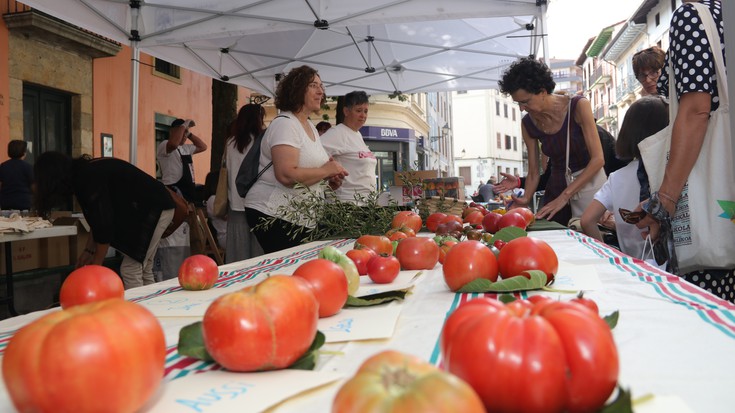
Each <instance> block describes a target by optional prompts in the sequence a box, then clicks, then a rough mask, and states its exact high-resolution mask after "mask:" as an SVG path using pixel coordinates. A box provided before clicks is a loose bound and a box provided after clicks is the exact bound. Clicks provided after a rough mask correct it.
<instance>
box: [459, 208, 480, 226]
mask: <svg viewBox="0 0 735 413" xmlns="http://www.w3.org/2000/svg"><path fill="white" fill-rule="evenodd" d="M484 218H485V215H484V214H483V213H482V212H480V211H479V210H477V211H472V212H470V213H469V214H467V216H465V217H464V222H466V223H468V224H470V225H472V226H473V227H474V226H476V225H482V220H483V219H484Z"/></svg>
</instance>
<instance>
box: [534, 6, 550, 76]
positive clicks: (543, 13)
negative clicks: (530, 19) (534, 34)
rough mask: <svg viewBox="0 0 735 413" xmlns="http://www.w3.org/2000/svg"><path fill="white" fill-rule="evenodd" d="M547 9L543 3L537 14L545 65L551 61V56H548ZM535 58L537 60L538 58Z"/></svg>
mask: <svg viewBox="0 0 735 413" xmlns="http://www.w3.org/2000/svg"><path fill="white" fill-rule="evenodd" d="M548 8H549V6H548V4H547V3H546V2H544V4H542V5H541V11H540V12H539V21H540V22H541V23H540V24H539V29H540V33H539V34H540V35H541V36H542V37H541V41H542V42H543V45H544V61H546V62H547V63H548V62H549V61H550V59H551V55H550V54H549V35H548V28H547V27H546V12H547V10H548ZM536 58H537V59H538V57H536Z"/></svg>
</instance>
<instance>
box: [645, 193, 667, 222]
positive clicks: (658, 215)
mask: <svg viewBox="0 0 735 413" xmlns="http://www.w3.org/2000/svg"><path fill="white" fill-rule="evenodd" d="M642 208H643V210H644V211H646V212H648V213H649V214H651V215H652V216H653V218H654V219H655V220H656V221H659V222H661V221H666V220H668V219H670V217H669V211H667V210H666V208H664V206H663V205H661V200H660V199H659V193H658V192H654V193H652V194H651V198H649V199H648V202H646V203H644V204H643V205H642Z"/></svg>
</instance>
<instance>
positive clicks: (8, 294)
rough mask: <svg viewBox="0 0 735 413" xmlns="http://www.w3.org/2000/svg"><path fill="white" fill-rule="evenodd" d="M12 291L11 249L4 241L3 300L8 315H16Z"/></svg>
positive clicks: (8, 243)
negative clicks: (6, 305)
mask: <svg viewBox="0 0 735 413" xmlns="http://www.w3.org/2000/svg"><path fill="white" fill-rule="evenodd" d="M13 293H14V291H13V249H12V247H11V245H10V242H5V301H6V302H7V303H8V312H10V315H11V316H16V315H18V312H17V311H15V301H14V298H13Z"/></svg>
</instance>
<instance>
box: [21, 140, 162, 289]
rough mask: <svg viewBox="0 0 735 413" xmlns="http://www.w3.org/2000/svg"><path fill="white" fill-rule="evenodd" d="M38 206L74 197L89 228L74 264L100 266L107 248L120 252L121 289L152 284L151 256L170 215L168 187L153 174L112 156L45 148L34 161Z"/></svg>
mask: <svg viewBox="0 0 735 413" xmlns="http://www.w3.org/2000/svg"><path fill="white" fill-rule="evenodd" d="M34 175H35V183H36V207H37V210H38V212H39V214H41V215H42V216H43V215H46V214H48V213H49V212H50V211H51V210H52V209H54V208H56V207H59V206H63V205H65V204H66V203H67V202H68V201H69V199H70V197H71V196H72V195H73V196H75V197H76V199H77V201H78V202H79V205H80V206H81V208H82V212H83V213H84V218H85V219H86V220H87V223H88V224H89V227H90V233H89V238H87V245H86V247H85V248H84V251H82V253H81V254H80V255H79V258H78V259H77V267H81V266H83V265H88V264H96V265H102V263H103V261H104V259H105V256H106V255H107V250H108V248H109V247H110V246H112V247H114V248H115V249H117V250H118V251H120V252H122V253H123V254H124V257H123V261H122V263H121V264H120V275H121V276H122V280H123V284H124V285H125V288H126V289H127V288H132V287H139V286H142V285H147V284H153V283H154V282H155V280H154V277H153V257H154V256H155V255H156V250H157V249H158V243H159V241H160V240H161V235H162V234H163V232H164V230H166V227H168V225H169V223H170V222H171V220H172V219H173V216H174V201H173V199H172V198H171V195H170V193H169V191H168V190H167V189H166V187H165V186H164V185H163V184H162V183H161V182H159V181H157V180H156V179H155V178H153V177H152V176H150V175H148V174H147V173H145V172H143V171H141V170H140V169H138V168H136V167H135V166H133V165H131V164H130V163H128V162H125V161H123V160H120V159H115V158H99V159H92V158H91V157H89V156H88V155H84V156H82V157H80V158H77V159H72V158H70V157H69V156H67V155H65V154H63V153H60V152H45V153H43V154H41V156H39V157H38V159H36V162H35V165H34Z"/></svg>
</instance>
